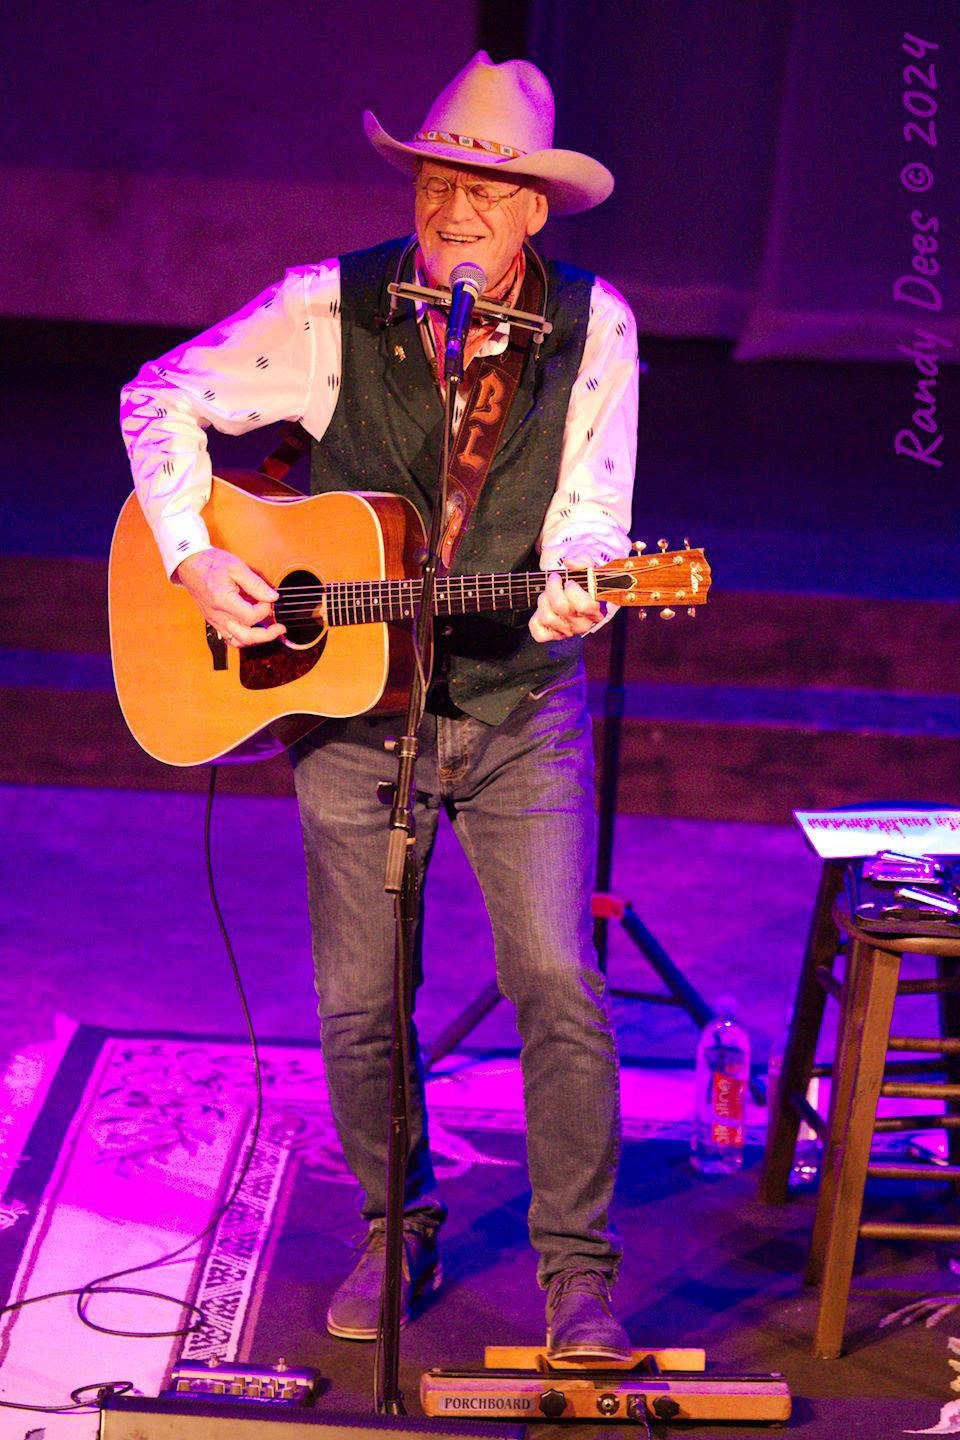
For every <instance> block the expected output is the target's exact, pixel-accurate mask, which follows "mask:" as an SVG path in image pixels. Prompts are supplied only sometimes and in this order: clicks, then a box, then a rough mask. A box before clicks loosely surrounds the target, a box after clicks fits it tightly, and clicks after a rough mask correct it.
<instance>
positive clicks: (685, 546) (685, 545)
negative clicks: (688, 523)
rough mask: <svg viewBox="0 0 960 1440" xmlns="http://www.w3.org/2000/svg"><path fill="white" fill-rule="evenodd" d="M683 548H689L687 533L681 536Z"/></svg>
mask: <svg viewBox="0 0 960 1440" xmlns="http://www.w3.org/2000/svg"><path fill="white" fill-rule="evenodd" d="M683 548H684V550H689V549H690V536H689V535H684V537H683Z"/></svg>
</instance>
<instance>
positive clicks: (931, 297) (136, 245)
mask: <svg viewBox="0 0 960 1440" xmlns="http://www.w3.org/2000/svg"><path fill="white" fill-rule="evenodd" d="M518 3H519V0H518ZM520 8H521V9H528V11H529V20H530V25H529V52H530V55H531V57H532V58H533V59H535V60H536V61H537V62H538V63H539V64H541V65H542V66H543V68H544V69H545V70H546V72H547V74H548V75H549V76H550V79H551V81H552V82H553V84H554V86H555V88H556V91H557V97H558V102H559V126H558V136H557V140H558V143H559V144H561V145H564V144H566V145H570V146H572V147H575V148H583V149H586V150H588V151H591V152H592V153H594V154H596V155H597V156H598V157H599V158H601V159H603V160H604V161H606V162H607V163H608V164H609V165H610V166H611V168H612V169H613V170H614V172H615V174H616V176H617V190H616V192H615V194H614V196H613V198H612V199H611V200H610V201H609V202H607V203H606V204H605V205H603V206H602V207H600V209H598V210H597V211H596V212H595V213H592V214H590V215H587V216H582V217H576V218H573V219H570V220H566V221H562V222H559V223H558V222H553V221H552V222H551V224H550V228H549V233H548V236H547V237H546V238H547V243H548V247H549V249H550V250H551V251H552V252H553V253H556V254H561V253H563V254H565V255H566V256H568V257H569V258H571V259H574V260H579V261H581V262H582V263H584V264H586V265H588V266H590V267H591V268H596V269H598V270H600V271H601V272H603V273H604V274H606V275H607V276H608V277H609V278H610V279H611V280H613V281H614V282H615V283H616V284H617V285H619V286H620V288H621V289H622V290H623V291H624V293H625V294H626V295H627V297H628V298H629V300H630V301H631V303H632V304H633V306H634V308H635V309H636V311H637V315H638V318H639V321H640V328H641V330H642V331H643V332H645V333H648V334H661V335H693V336H718V337H729V338H733V339H736V341H737V351H736V353H737V355H738V357H740V358H744V359H752V358H760V357H767V356H781V355H797V356H820V357H825V358H837V359H840V358H865V359H876V360H900V361H901V362H903V363H907V362H906V360H905V357H904V356H903V355H901V354H899V353H898V351H897V346H898V344H900V343H901V342H903V341H904V340H905V339H909V338H910V337H911V336H912V334H913V331H914V326H915V324H920V325H922V326H924V327H926V328H929V329H930V330H933V331H936V332H937V333H939V334H940V335H941V336H943V337H944V340H945V341H946V340H949V341H951V342H952V349H951V348H949V347H948V346H947V345H946V344H943V345H942V346H940V347H939V353H940V358H942V359H947V360H950V359H953V360H956V359H957V357H958V355H960V318H958V317H960V254H958V252H957V249H956V245H955V242H954V239H953V237H954V235H955V233H956V226H957V223H958V220H960V195H958V192H960V108H958V106H957V103H956V97H957V95H958V93H960V85H958V77H960V48H958V44H957V40H958V28H957V7H956V0H922V3H920V0H848V3H846V4H844V5H842V6H839V5H836V4H833V3H830V0H793V3H789V0H685V3H684V4H681V5H678V4H677V3H676V0H643V3H638V4H634V5H628V6H625V5H623V4H622V3H620V0H594V3H592V4H590V5H589V6H588V5H584V4H582V3H581V0H530V4H529V6H528V7H524V6H522V5H521V6H520ZM491 13H492V12H491V11H490V9H489V7H487V8H485V7H484V6H483V4H482V0H478V3H477V4H474V3H471V0H443V3H439V0H411V3H407V4H404V5H396V4H390V3H375V0H353V3H349V4H336V5H334V4H328V3H320V0H313V3H310V0H272V3H271V4H270V5H269V6H263V5H254V4H253V3H251V0H205V3H204V4H202V5H201V4H193V5H185V4H183V3H182V0H151V3H150V4H149V5H144V4H142V3H140V0H120V3H117V0H109V3H108V0H86V3H85V4H84V5H82V6H78V7H73V8H70V7H63V6H62V5H60V4H59V3H55V0H36V3H34V4H33V5H32V6H30V7H26V6H22V7H19V8H18V9H17V10H16V11H15V12H14V14H13V15H12V17H10V18H9V19H8V20H7V21H6V23H5V39H6V41H7V48H8V52H9V53H10V54H11V55H12V56H14V57H15V59H16V64H14V65H12V66H10V67H9V70H8V79H7V94H6V97H5V98H6V100H7V105H6V107H5V111H6V117H7V118H6V119H5V120H4V121H3V127H4V128H3V131H2V134H0V169H2V177H0V178H2V183H3V189H4V194H5V198H6V201H7V203H6V205H5V211H6V225H5V243H4V252H5V261H4V263H3V266H2V270H0V314H7V315H17V316H40V317H60V318H74V319H86V320H98V321H141V322H143V321H149V322H167V323H171V324H183V325H187V326H199V325H202V324H206V323H208V322H209V321H211V320H213V319H215V318H217V317H218V316H220V315H221V314H223V313H225V312H226V311H228V310H230V309H232V308H234V307H235V306H236V305H238V304H240V303H241V302H242V301H243V300H244V299H245V298H247V296H248V295H249V294H250V293H252V292H255V291H256V290H257V289H259V288H260V287H261V286H262V285H264V284H266V283H268V282H269V281H270V280H271V279H273V278H274V277H275V276H276V275H277V274H279V273H280V272H282V270H283V269H284V267H285V266H286V265H288V264H295V263H300V262H303V261H305V260H309V259H315V258H317V259H318V258H322V257H323V256H325V255H327V254H332V253H336V252H338V251H342V250H344V249H348V248H351V247H355V246H359V245H364V244H367V243H370V242H372V241H374V240H377V239H380V238H383V237H384V236H386V235H390V234H393V233H398V232H401V231H403V230H404V229H406V228H408V227H409V224H410V195H409V188H408V186H407V184H406V183H405V182H404V181H403V179H402V178H401V177H400V176H399V175H398V174H396V173H395V172H393V171H392V170H391V169H389V167H387V165H386V164H385V163H384V162H383V161H381V160H380V159H379V157H377V156H376V155H375V154H374V152H373V151H372V150H371V149H370V147H369V146H368V144H367V142H366V140H365V139H364V137H363V135H362V132H361V129H360V113H361V111H362V109H363V108H364V106H366V105H369V106H371V107H372V108H373V109H374V110H375V111H376V113H377V114H378V116H379V118H380V119H381V121H382V122H383V123H384V124H385V125H386V126H387V128H388V129H389V130H391V132H392V133H394V134H398V135H401V136H404V135H406V134H409V133H412V131H413V130H414V129H415V128H416V126H417V124H418V122H419V121H420V120H421V119H422V116H423V113H424V110H425V108H426V106H427V104H428V103H429V101H430V99H431V98H432V96H433V95H434V94H435V93H436V92H437V90H438V89H439V88H440V87H441V86H442V85H443V84H444V83H445V82H446V80H447V79H449V77H450V76H451V75H452V74H453V73H454V72H455V71H456V70H457V69H458V68H459V66H460V65H462V64H463V63H464V62H465V61H466V60H467V59H468V58H469V56H470V54H471V53H472V52H473V51H474V50H475V48H476V45H477V37H478V34H479V33H480V32H481V29H482V30H483V32H484V33H485V34H486V32H487V31H488V30H489V28H490V14H491ZM905 32H910V33H912V34H913V35H914V36H915V37H917V39H918V40H919V41H922V42H925V43H923V44H916V43H914V44H913V49H914V50H915V51H917V52H919V53H918V54H917V55H916V56H911V55H908V54H906V53H905V52H904V51H903V49H902V48H901V46H902V42H903V36H904V33H905ZM491 46H492V42H491ZM933 46H937V47H938V48H933ZM492 48H495V47H493V46H492ZM495 58H497V59H502V58H505V57H504V56H503V54H497V55H495ZM910 65H913V66H915V69H914V70H913V71H910V72H907V74H906V75H905V73H904V72H905V69H906V67H907V66H910ZM911 122H912V123H913V124H914V126H915V129H914V130H913V132H912V134H911V137H910V138H909V139H908V138H906V136H905V134H904V127H905V125H908V124H910V123H911ZM488 138H498V137H488ZM934 141H935V142H936V143H935V144H934V143H933V142H934ZM908 166H912V167H914V168H913V169H911V170H905V167H908ZM921 167H926V168H925V169H924V168H921ZM911 186H912V187H914V188H912V189H911V188H909V187H911ZM912 214H913V215H914V216H915V217H916V219H915V222H914V221H912V220H911V215H912ZM934 220H935V221H936V222H937V226H936V227H934V225H933V223H932V222H933V221H934ZM915 236H917V237H919V243H924V242H925V240H933V239H937V240H941V239H942V240H943V241H944V245H943V246H942V248H940V249H938V250H937V251H936V252H933V251H932V250H928V251H927V252H926V254H925V255H924V256H921V258H922V259H923V260H924V263H925V264H927V265H928V266H929V269H928V276H929V278H928V279H927V280H926V281H925V282H923V283H920V282H921V277H919V276H917V274H916V272H915V271H914V270H913V269H911V261H912V259H913V258H914V256H916V255H917V254H918V251H917V250H916V249H915V248H914V247H913V239H914V237H915ZM941 261H942V262H943V269H942V271H940V272H938V273H937V274H936V275H934V274H933V269H934V267H935V266H937V265H939V264H940V262H941ZM901 276H910V277H913V278H912V280H911V282H910V285H909V286H907V287H906V289H905V291H904V290H903V287H902V293H901V298H899V299H898V298H897V295H896V293H895V286H896V282H897V279H898V277H901ZM907 295H908V296H909V297H910V298H905V296H907ZM937 296H940V297H942V301H941V304H940V308H939V309H938V308H936V299H937ZM921 302H924V303H921Z"/></svg>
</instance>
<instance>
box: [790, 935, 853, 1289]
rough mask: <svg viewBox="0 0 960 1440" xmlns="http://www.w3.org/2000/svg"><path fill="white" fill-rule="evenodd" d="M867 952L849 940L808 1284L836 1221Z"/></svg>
mask: <svg viewBox="0 0 960 1440" xmlns="http://www.w3.org/2000/svg"><path fill="white" fill-rule="evenodd" d="M865 953H866V947H865V945H864V944H863V942H862V941H861V940H853V941H851V942H850V951H849V954H848V956H847V962H846V968H845V970H844V975H843V990H842V993H841V996H840V1015H839V1018H838V1020H837V1038H836V1043H835V1047H834V1056H833V1066H832V1075H831V1078H830V1109H829V1111H828V1114H827V1133H826V1135H825V1137H824V1142H823V1159H822V1161H821V1164H820V1183H819V1186H818V1189H817V1210H816V1215H815V1217H814V1222H813V1234H812V1236H811V1240H810V1253H809V1255H808V1256H807V1268H806V1274H805V1276H804V1279H805V1280H806V1283H807V1284H808V1285H819V1283H820V1281H821V1279H822V1277H823V1261H824V1256H825V1254H826V1249H827V1237H828V1235H829V1234H830V1227H831V1225H832V1223H833V1206H834V1201H835V1198H836V1193H837V1167H838V1164H839V1160H840V1156H841V1154H842V1152H843V1138H844V1134H845V1132H846V1126H847V1124H848V1119H849V1113H850V1101H851V1098H852V1096H853V1090H854V1085H855V1083H856V1078H857V1062H858V1060H859V1056H860V1036H861V1034H862V1031H863V1017H864V1014H865V1011H866V991H865V989H864V988H863V986H862V984H861V985H860V986H859V987H858V985H857V977H858V976H859V975H861V974H862V971H863V960H864V955H865Z"/></svg>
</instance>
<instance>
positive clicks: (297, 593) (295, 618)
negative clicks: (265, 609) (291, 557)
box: [273, 570, 326, 650]
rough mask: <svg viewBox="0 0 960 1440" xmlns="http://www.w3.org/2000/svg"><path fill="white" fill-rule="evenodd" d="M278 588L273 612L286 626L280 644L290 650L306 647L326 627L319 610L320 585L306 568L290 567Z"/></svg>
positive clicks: (321, 598) (321, 596)
mask: <svg viewBox="0 0 960 1440" xmlns="http://www.w3.org/2000/svg"><path fill="white" fill-rule="evenodd" d="M277 589H278V590H279V591H280V598H279V600H277V602H276V603H275V605H274V607H273V611H274V614H275V615H276V617H277V619H278V620H279V621H280V624H281V625H285V626H286V627H287V633H286V635H284V637H283V644H284V645H286V646H287V647H288V648H289V649H291V650H308V649H309V648H310V646H311V645H315V644H316V643H317V641H318V640H319V639H320V636H321V635H322V634H323V632H324V630H325V629H326V626H325V625H324V622H323V619H322V617H321V609H320V607H321V605H322V602H323V585H322V584H321V582H320V580H319V579H318V578H317V576H316V575H314V574H312V572H311V571H309V570H291V571H290V574H289V575H286V576H285V577H284V578H283V579H282V580H281V581H280V583H279V585H278V586H277Z"/></svg>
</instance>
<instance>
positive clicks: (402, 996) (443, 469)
mask: <svg viewBox="0 0 960 1440" xmlns="http://www.w3.org/2000/svg"><path fill="white" fill-rule="evenodd" d="M447 298H449V297H447ZM461 378H462V363H461V373H460V375H454V376H447V377H446V383H445V386H444V415H443V444H442V447H441V453H440V467H439V473H438V476H437V487H436V494H435V497H434V505H433V514H432V516H431V520H430V531H429V535H428V537H427V554H426V560H425V561H424V565H423V589H422V591H421V597H420V605H419V608H418V610H417V613H416V618H415V620H414V632H413V633H414V658H415V665H414V670H413V676H412V679H411V682H410V692H409V695H408V697H407V715H406V723H405V726H404V733H403V735H402V736H401V737H400V739H399V740H396V741H388V742H387V743H388V749H390V750H392V752H393V753H394V755H395V756H396V760H397V778H396V781H395V782H394V784H393V785H392V786H388V787H386V789H385V791H381V792H380V793H381V797H382V798H383V799H384V801H385V803H389V802H391V801H392V805H391V810H390V835H389V839H388V845H387V867H386V879H385V881H384V890H385V891H386V892H387V894H389V895H393V896H394V919H395V938H394V968H393V1032H392V1040H391V1050H390V1128H389V1132H388V1140H387V1216H386V1221H387V1229H386V1248H385V1254H384V1271H383V1290H382V1294H381V1330H382V1349H381V1366H380V1384H379V1389H378V1398H377V1411H378V1412H379V1413H380V1414H383V1415H404V1414H406V1411H405V1409H404V1404H403V1395H402V1393H401V1391H400V1388H399V1363H400V1320H401V1284H402V1279H401V1277H402V1268H403V1211H404V1191H405V1185H406V1173H407V1155H408V1151H409V1113H410V1106H409V1098H410V1007H411V1001H412V994H413V946H414V937H415V934H416V926H417V920H418V917H419V912H420V897H419V870H418V865H417V856H416V846H415V840H414V816H413V812H414V804H415V802H416V793H417V792H416V781H415V769H416V761H417V752H418V750H419V741H418V739H417V734H418V731H419V729H420V724H421V721H422V719H423V713H424V707H425V704H426V699H427V693H426V692H427V684H428V675H427V669H426V665H425V663H424V657H425V656H431V655H432V651H433V597H434V591H435V582H436V577H437V568H438V565H439V560H440V545H441V539H442V536H443V529H444V517H445V515H446V509H447V471H448V469H449V460H450V451H451V441H452V434H453V415H454V407H455V404H456V396H457V388H458V385H459V382H460V379H461Z"/></svg>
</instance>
